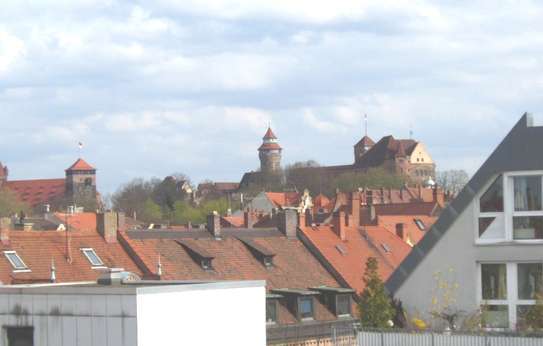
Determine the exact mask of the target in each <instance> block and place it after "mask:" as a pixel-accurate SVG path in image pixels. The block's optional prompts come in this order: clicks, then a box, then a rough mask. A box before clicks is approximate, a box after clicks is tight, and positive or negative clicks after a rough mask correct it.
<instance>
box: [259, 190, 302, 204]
mask: <svg viewBox="0 0 543 346" xmlns="http://www.w3.org/2000/svg"><path fill="white" fill-rule="evenodd" d="M266 197H268V199H269V200H270V201H272V202H273V203H274V204H275V205H276V206H277V207H293V206H298V203H300V194H299V193H298V192H266Z"/></svg>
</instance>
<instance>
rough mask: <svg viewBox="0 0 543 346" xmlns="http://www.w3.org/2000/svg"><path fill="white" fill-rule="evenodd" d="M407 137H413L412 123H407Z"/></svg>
mask: <svg viewBox="0 0 543 346" xmlns="http://www.w3.org/2000/svg"><path fill="white" fill-rule="evenodd" d="M409 139H413V124H409Z"/></svg>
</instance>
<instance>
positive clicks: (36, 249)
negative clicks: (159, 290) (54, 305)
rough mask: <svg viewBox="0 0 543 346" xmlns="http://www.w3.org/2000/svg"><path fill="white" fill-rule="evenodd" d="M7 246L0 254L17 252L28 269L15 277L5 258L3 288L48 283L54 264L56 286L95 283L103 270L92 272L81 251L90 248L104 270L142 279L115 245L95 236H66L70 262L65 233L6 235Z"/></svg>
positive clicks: (0, 268) (1, 264)
mask: <svg viewBox="0 0 543 346" xmlns="http://www.w3.org/2000/svg"><path fill="white" fill-rule="evenodd" d="M9 237H10V242H9V245H3V244H2V243H0V251H17V254H18V255H19V256H20V258H21V259H22V260H23V262H24V263H25V264H26V265H27V266H28V267H29V268H30V270H31V272H28V273H15V272H13V268H12V266H11V264H10V263H9V261H8V260H7V258H6V257H5V256H1V257H2V258H1V259H0V281H2V283H4V284H17V283H30V282H48V281H49V279H50V276H51V262H52V261H54V264H55V268H56V277H57V282H76V281H95V280H96V279H97V278H98V277H99V276H100V274H102V273H103V270H98V269H92V267H91V264H90V263H89V261H88V260H87V258H86V257H85V255H84V254H83V253H82V252H81V250H80V249H81V248H93V249H94V250H95V252H96V254H97V255H98V256H99V257H100V259H101V260H102V261H103V262H104V265H105V266H107V267H108V268H124V269H125V270H127V271H130V272H133V273H135V274H137V275H142V273H141V271H140V270H139V268H138V267H137V266H136V264H135V263H134V262H133V261H132V260H131V259H130V257H129V256H128V255H127V254H126V252H124V250H123V248H122V247H121V245H120V244H118V243H106V241H105V240H104V239H103V238H102V237H101V236H100V235H99V234H98V232H96V231H95V232H93V233H91V232H86V231H76V230H74V229H72V231H71V232H70V233H69V244H70V248H71V254H72V256H71V258H72V261H71V263H69V262H68V261H67V260H66V233H65V232H63V231H10V236H9Z"/></svg>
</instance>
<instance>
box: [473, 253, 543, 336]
mask: <svg viewBox="0 0 543 346" xmlns="http://www.w3.org/2000/svg"><path fill="white" fill-rule="evenodd" d="M480 270H481V288H482V290H481V293H480V295H479V299H480V301H481V305H482V312H483V316H482V317H483V322H484V324H485V326H486V327H488V328H515V327H520V326H522V325H523V319H524V315H525V314H526V312H527V311H529V310H530V308H531V307H533V306H534V305H535V304H536V299H537V295H538V293H541V292H543V263H513V262H510V263H483V264H481V265H480Z"/></svg>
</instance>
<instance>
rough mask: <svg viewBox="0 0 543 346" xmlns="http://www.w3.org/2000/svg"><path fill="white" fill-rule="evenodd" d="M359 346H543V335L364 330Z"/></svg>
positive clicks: (360, 333) (360, 334) (359, 336)
mask: <svg viewBox="0 0 543 346" xmlns="http://www.w3.org/2000/svg"><path fill="white" fill-rule="evenodd" d="M358 346H543V335H542V334H519V333H503V334H501V333H479V334H466V333H456V332H455V333H445V334H444V333H431V332H407V331H398V330H394V329H391V330H379V331H377V330H376V331H368V330H364V331H361V332H359V333H358Z"/></svg>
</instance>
